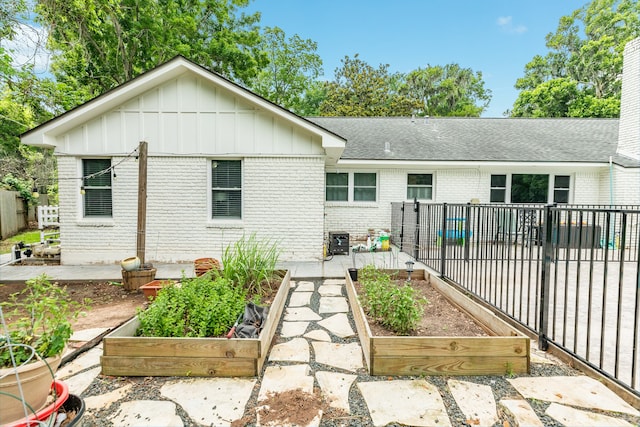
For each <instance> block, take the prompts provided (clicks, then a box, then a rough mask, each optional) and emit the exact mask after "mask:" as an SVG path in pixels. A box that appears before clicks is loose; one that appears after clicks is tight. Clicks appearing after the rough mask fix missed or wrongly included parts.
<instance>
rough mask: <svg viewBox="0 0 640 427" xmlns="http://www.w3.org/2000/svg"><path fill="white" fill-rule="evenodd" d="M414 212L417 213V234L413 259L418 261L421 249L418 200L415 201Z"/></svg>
mask: <svg viewBox="0 0 640 427" xmlns="http://www.w3.org/2000/svg"><path fill="white" fill-rule="evenodd" d="M413 211H414V212H415V213H416V232H415V239H414V241H413V259H415V260H417V259H418V256H419V255H420V254H419V252H420V251H419V248H420V202H419V201H418V199H417V198H414V199H413Z"/></svg>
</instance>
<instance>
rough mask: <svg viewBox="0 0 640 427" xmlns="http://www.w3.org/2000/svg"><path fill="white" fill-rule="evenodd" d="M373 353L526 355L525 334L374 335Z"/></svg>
mask: <svg viewBox="0 0 640 427" xmlns="http://www.w3.org/2000/svg"><path fill="white" fill-rule="evenodd" d="M371 347H372V354H373V355H374V356H375V357H376V358H377V357H385V356H393V357H398V358H404V357H418V356H429V357H433V356H446V357H452V356H515V357H522V356H528V355H529V352H530V347H529V338H528V337H373V338H372V339H371Z"/></svg>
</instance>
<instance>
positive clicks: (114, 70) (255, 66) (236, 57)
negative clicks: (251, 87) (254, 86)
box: [36, 0, 266, 108]
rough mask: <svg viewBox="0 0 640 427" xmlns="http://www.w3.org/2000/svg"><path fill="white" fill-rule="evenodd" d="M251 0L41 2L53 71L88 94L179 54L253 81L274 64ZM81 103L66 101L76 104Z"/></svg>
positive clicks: (38, 9)
mask: <svg viewBox="0 0 640 427" xmlns="http://www.w3.org/2000/svg"><path fill="white" fill-rule="evenodd" d="M248 2H249V0H184V1H172V0H160V1H158V0H84V1H59V0H38V2H37V5H36V12H37V19H38V22H39V23H40V24H41V25H42V26H44V27H45V28H46V29H47V30H48V33H49V48H50V49H51V50H52V51H53V53H54V54H53V58H52V63H51V71H52V73H53V75H54V76H55V79H56V81H57V82H58V84H60V85H62V86H61V89H62V90H64V91H65V92H67V91H69V92H80V93H82V95H81V96H77V97H74V99H73V102H77V101H79V100H81V99H83V98H84V99H88V98H90V97H93V96H95V95H98V94H100V93H103V92H105V91H107V90H109V89H111V88H113V87H115V86H117V85H120V84H122V83H125V82H127V81H129V80H131V79H132V78H134V77H136V76H137V75H139V74H141V73H143V72H145V71H148V70H150V69H152V68H154V67H155V66H157V65H160V64H162V63H164V62H166V61H168V60H169V59H171V58H173V57H174V56H176V55H183V56H185V57H186V58H188V59H190V60H192V61H194V62H196V63H198V64H200V65H202V66H204V67H207V68H209V69H211V70H213V71H216V72H217V73H220V74H222V75H224V76H226V77H227V78H230V79H232V80H236V81H247V80H248V79H250V78H252V77H254V76H255V75H256V74H257V73H258V71H259V70H260V69H261V68H262V67H263V66H264V65H265V64H266V56H265V55H264V53H263V52H261V50H260V49H259V47H258V43H259V41H260V35H259V27H258V22H259V19H260V15H259V14H257V13H256V14H253V15H245V14H244V13H241V14H240V13H238V8H240V7H244V6H246V5H247V4H248ZM73 106H74V105H65V108H71V107H73Z"/></svg>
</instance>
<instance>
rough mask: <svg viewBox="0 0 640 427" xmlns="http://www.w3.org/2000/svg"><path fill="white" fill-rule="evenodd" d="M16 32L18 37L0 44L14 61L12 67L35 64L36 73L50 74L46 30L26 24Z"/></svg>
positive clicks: (21, 25)
mask: <svg viewBox="0 0 640 427" xmlns="http://www.w3.org/2000/svg"><path fill="white" fill-rule="evenodd" d="M15 30H16V35H15V36H14V38H13V39H12V40H2V41H1V42H0V43H1V44H2V47H3V48H5V49H6V50H7V52H8V53H9V55H10V56H11V58H12V59H13V64H12V65H13V66H14V67H16V68H20V67H24V66H25V65H27V64H33V65H34V71H35V72H36V73H38V74H44V73H48V71H49V58H50V56H51V53H50V52H49V51H48V50H47V49H46V47H45V44H46V41H47V32H46V30H45V29H44V28H42V27H37V26H35V25H34V24H25V23H21V24H18V26H17V27H16V29H15Z"/></svg>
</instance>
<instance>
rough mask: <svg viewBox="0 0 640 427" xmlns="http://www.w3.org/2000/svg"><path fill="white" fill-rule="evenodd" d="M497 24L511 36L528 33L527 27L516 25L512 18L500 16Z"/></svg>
mask: <svg viewBox="0 0 640 427" xmlns="http://www.w3.org/2000/svg"><path fill="white" fill-rule="evenodd" d="M497 24H498V26H499V27H500V28H501V29H502V30H503V31H504V32H506V33H509V34H522V33H524V32H526V31H527V27H525V26H524V25H520V24H518V25H515V24H514V23H513V17H512V16H500V17H499V18H498V20H497Z"/></svg>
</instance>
